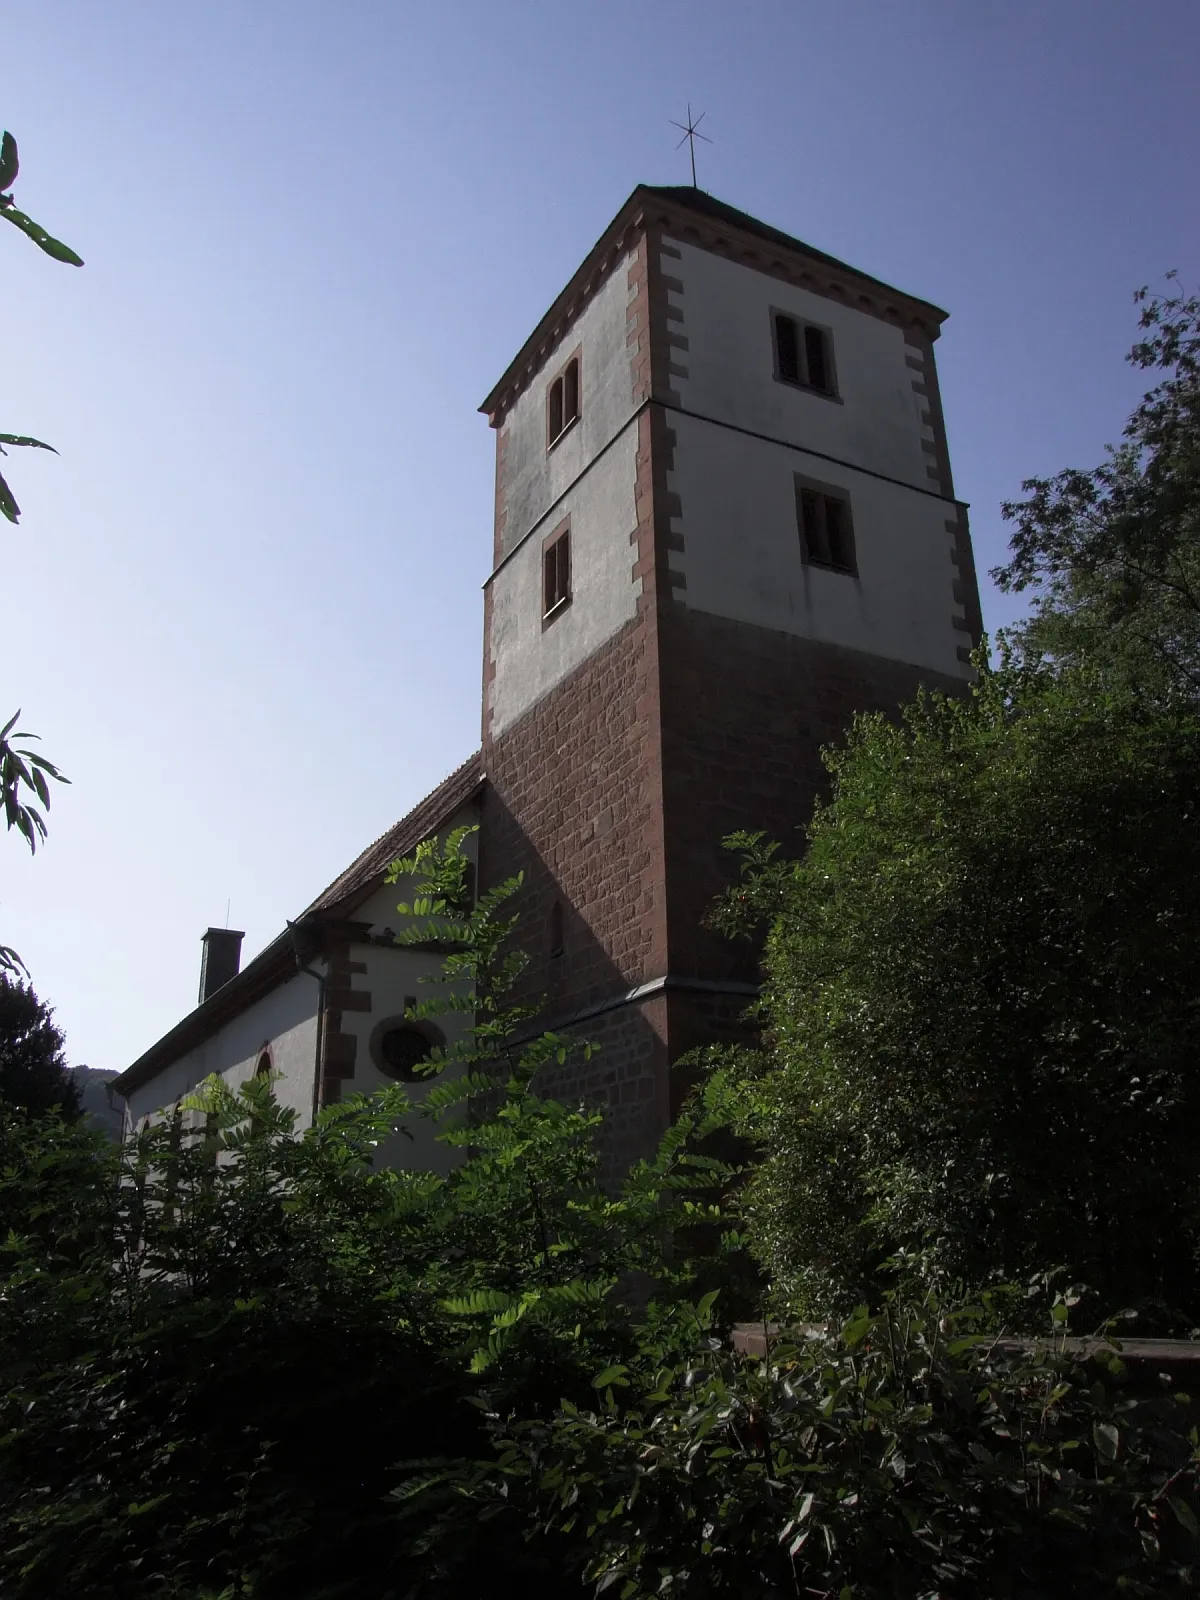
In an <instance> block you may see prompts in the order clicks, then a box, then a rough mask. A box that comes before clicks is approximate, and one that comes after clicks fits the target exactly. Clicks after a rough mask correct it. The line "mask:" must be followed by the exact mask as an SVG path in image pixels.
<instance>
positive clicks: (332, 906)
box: [113, 751, 483, 1095]
mask: <svg viewBox="0 0 1200 1600" xmlns="http://www.w3.org/2000/svg"><path fill="white" fill-rule="evenodd" d="M482 782H483V757H482V753H481V752H480V751H476V753H475V754H474V755H473V756H472V757H471V758H470V760H469V761H464V762H463V764H462V766H461V767H459V768H458V769H457V770H456V771H454V772H452V773H451V774H450V776H449V777H448V778H445V779H444V780H443V781H442V782H441V783H439V784H438V786H437V788H436V789H435V790H434V791H433V793H432V794H427V795H426V796H425V798H424V800H422V801H420V802H419V803H418V804H417V805H415V806H414V807H413V809H412V810H411V811H410V812H409V813H408V815H407V816H405V817H401V819H400V821H399V822H397V823H396V825H395V826H394V827H392V828H389V829H388V831H387V832H386V833H385V834H382V835H381V836H380V837H379V838H378V839H376V841H375V843H374V844H373V845H370V846H368V848H367V849H366V850H364V851H363V853H362V855H360V856H359V857H358V858H357V860H355V861H353V862H351V864H350V865H349V866H348V867H347V868H346V870H345V872H343V873H342V874H341V875H340V876H339V877H337V878H335V879H334V880H333V882H332V883H331V884H330V885H329V887H328V888H327V889H325V890H323V891H322V893H321V894H319V895H318V896H317V898H316V899H315V900H314V901H313V902H312V904H311V905H310V906H308V907H307V909H306V910H304V911H303V912H301V914H300V916H299V917H298V918H297V919H296V921H295V923H289V925H288V926H287V927H286V928H285V929H284V930H283V932H282V933H280V934H279V935H277V937H276V938H274V939H272V941H271V943H270V944H269V945H267V946H266V947H265V948H264V949H262V950H260V951H259V953H258V954H257V955H256V956H255V957H254V959H253V960H252V961H250V962H249V963H248V964H247V965H246V966H244V967H243V968H242V970H241V971H240V972H239V973H238V974H237V976H236V977H234V978H231V979H230V980H229V982H228V983H226V984H223V985H222V986H221V988H219V989H218V990H217V992H216V993H215V994H213V995H210V996H209V998H208V999H207V1000H205V1001H204V1003H203V1004H202V1005H198V1006H197V1007H196V1008H195V1010H194V1011H189V1012H188V1014H187V1016H185V1017H184V1018H182V1020H181V1021H179V1022H177V1023H176V1024H175V1026H174V1027H173V1028H171V1029H169V1030H168V1031H167V1032H166V1033H165V1034H163V1036H162V1038H161V1039H159V1040H157V1041H156V1042H155V1043H154V1044H152V1045H151V1046H150V1048H149V1049H148V1050H146V1051H145V1052H144V1053H143V1054H142V1055H140V1056H139V1057H138V1059H137V1060H136V1061H135V1062H134V1063H133V1065H132V1066H130V1067H127V1068H126V1069H125V1071H124V1072H122V1073H121V1074H120V1075H119V1076H118V1077H117V1078H115V1079H114V1080H113V1088H114V1089H115V1091H116V1093H117V1094H120V1095H128V1094H129V1093H131V1091H132V1090H134V1089H136V1088H138V1087H139V1086H140V1085H141V1084H143V1083H145V1082H146V1081H147V1080H148V1079H150V1078H152V1077H154V1075H155V1074H156V1073H158V1072H161V1071H162V1069H163V1068H164V1067H168V1066H170V1065H171V1063H172V1062H173V1061H178V1059H179V1057H180V1056H182V1055H186V1054H187V1052H188V1051H189V1050H194V1049H195V1048H196V1046H197V1045H198V1044H201V1043H202V1042H203V1041H204V1040H205V1039H209V1038H211V1037H212V1035H213V1034H214V1033H216V1032H217V1031H218V1030H219V1029H221V1028H222V1027H224V1025H225V1023H226V1022H228V1021H229V1020H230V1018H232V1017H236V1016H237V1015H238V1013H239V1012H241V1011H244V1010H245V1009H246V1008H247V1007H248V1006H250V1005H252V1004H253V1003H254V1001H255V1000H258V999H260V998H261V997H262V996H263V995H264V994H269V993H270V991H271V990H272V989H274V988H276V987H277V986H278V985H279V984H280V983H285V982H287V980H288V979H289V978H291V977H293V976H294V975H295V973H296V969H297V967H298V966H299V964H300V959H301V958H300V957H299V955H298V953H297V952H298V948H299V947H298V945H297V942H296V935H297V934H298V933H299V932H300V931H301V929H302V927H303V925H304V923H305V922H306V921H315V922H318V923H320V922H322V921H324V920H326V919H328V918H330V917H336V916H337V915H338V914H339V913H341V914H343V915H344V914H348V913H349V912H351V911H352V910H353V909H354V906H355V904H356V903H357V902H358V901H360V900H361V899H362V898H363V897H364V896H365V895H367V894H369V893H370V891H371V890H372V889H374V888H375V886H376V885H377V884H378V883H381V882H382V881H383V875H384V873H385V872H386V871H387V869H388V867H389V866H390V865H391V863H392V862H393V861H395V860H396V858H397V857H398V856H406V855H409V854H410V853H411V852H412V851H413V850H415V849H416V847H417V845H419V844H420V842H421V840H422V839H427V838H428V837H429V835H430V834H431V833H433V832H435V831H436V830H437V829H438V828H439V827H441V826H442V824H443V823H445V822H448V821H449V820H450V818H451V817H452V816H453V815H454V814H455V812H456V811H458V810H460V809H461V807H462V806H464V805H465V804H466V802H467V801H468V800H469V799H470V798H471V796H472V795H473V794H475V793H476V792H477V791H478V789H479V786H480V784H481V783H482Z"/></svg>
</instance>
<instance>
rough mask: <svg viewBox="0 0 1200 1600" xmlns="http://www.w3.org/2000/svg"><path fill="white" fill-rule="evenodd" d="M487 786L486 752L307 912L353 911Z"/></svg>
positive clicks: (355, 863) (416, 808) (427, 798)
mask: <svg viewBox="0 0 1200 1600" xmlns="http://www.w3.org/2000/svg"><path fill="white" fill-rule="evenodd" d="M482 782H483V752H482V751H481V750H476V752H475V754H474V755H473V756H471V757H470V758H469V759H468V760H466V761H464V762H463V764H462V766H461V767H456V768H455V769H454V771H453V772H452V773H451V774H450V776H449V777H448V778H443V780H442V782H441V783H439V784H438V786H437V788H436V789H434V790H433V792H432V793H431V794H427V795H426V796H425V798H424V800H421V801H419V802H418V803H417V804H416V805H415V806H414V807H413V808H412V810H411V811H410V812H409V813H408V815H407V816H406V817H401V818H400V821H399V822H397V823H396V824H395V825H394V826H393V827H391V828H389V829H388V831H387V832H386V833H383V834H380V836H379V838H378V839H376V841H375V843H374V844H370V845H368V846H367V848H366V849H365V850H364V851H363V853H362V855H360V856H359V857H357V859H356V860H354V861H352V862H351V863H350V865H349V866H348V867H347V868H346V870H345V872H343V873H341V874H339V876H338V877H336V878H335V879H334V880H333V882H332V883H331V884H330V885H329V887H328V888H327V889H323V890H322V891H321V893H320V894H319V895H318V896H317V898H316V899H315V900H314V901H313V902H312V904H311V905H310V906H307V907H306V908H305V910H304V912H303V915H304V916H306V917H307V916H310V915H312V913H314V912H317V911H331V910H333V909H334V907H336V908H337V909H338V910H339V911H347V910H350V909H352V907H353V905H354V904H355V903H357V902H358V901H360V900H361V899H362V898H363V897H364V896H365V895H366V894H369V893H370V892H371V890H373V889H376V888H378V886H379V885H380V884H381V883H382V882H383V878H384V874H385V873H386V871H387V869H388V868H389V867H390V866H391V864H392V862H393V861H396V860H398V859H399V857H400V856H407V855H410V854H411V853H412V851H414V850H415V849H416V848H417V846H418V845H419V844H420V843H421V840H422V839H427V838H428V837H429V835H430V834H431V833H432V832H433V831H434V829H435V828H438V827H440V825H441V824H442V823H443V822H445V821H446V820H447V819H448V818H449V817H451V816H453V815H454V813H455V812H456V811H458V810H459V809H460V807H462V806H464V805H465V804H466V803H467V801H468V800H469V799H470V798H471V796H472V795H473V794H474V793H475V792H476V790H477V789H478V788H479V786H480V784H481V783H482Z"/></svg>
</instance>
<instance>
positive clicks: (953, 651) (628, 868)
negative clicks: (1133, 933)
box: [480, 186, 980, 1164]
mask: <svg viewBox="0 0 1200 1600" xmlns="http://www.w3.org/2000/svg"><path fill="white" fill-rule="evenodd" d="M944 318H945V313H944V312H942V311H939V310H938V309H937V308H936V307H935V306H932V305H929V304H928V303H926V302H924V301H922V300H918V299H915V298H913V297H912V296H910V295H907V294H904V293H901V292H900V291H898V290H895V289H892V288H889V287H888V286H887V285H886V284H883V283H880V282H879V281H878V280H876V279H874V278H871V277H869V276H867V275H866V274H864V273H862V272H859V271H857V270H856V269H854V268H851V267H848V266H847V265H845V264H844V263H843V262H839V261H836V260H834V259H833V258H832V257H830V256H827V255H824V254H822V253H821V252H820V251H817V250H814V249H812V248H811V247H810V246H808V245H806V244H803V243H801V242H800V241H799V240H797V239H793V238H791V237H789V236H788V235H786V234H784V233H780V232H779V231H778V230H776V229H774V228H771V227H768V226H766V225H765V224H763V223H761V222H758V221H756V220H755V219H754V218H752V217H750V216H747V215H745V214H744V213H742V212H739V211H736V210H734V209H733V208H732V207H730V206H726V205H724V204H723V203H721V202H720V201H717V200H714V199H712V198H711V197H710V196H708V195H706V194H704V193H703V192H702V191H700V190H697V189H676V188H649V187H645V186H641V187H639V188H637V189H635V190H634V192H633V194H632V195H631V196H630V198H629V199H628V201H626V203H625V205H624V206H622V208H621V210H620V211H619V212H618V213H617V216H616V217H615V218H614V219H613V221H612V223H611V224H610V225H609V227H608V228H607V229H606V230H605V231H604V233H603V235H602V236H601V238H600V239H599V241H598V242H597V244H596V245H595V246H594V247H593V249H592V250H591V251H590V252H589V254H588V255H587V257H586V258H585V260H584V262H583V264H582V265H581V266H580V268H579V269H578V271H577V272H576V273H575V275H574V276H573V278H572V279H571V281H570V283H569V284H568V285H567V286H566V288H565V289H564V290H563V291H562V293H561V294H560V295H559V296H558V298H557V300H556V301H555V302H554V304H553V305H552V306H551V308H550V310H549V311H548V312H547V313H546V315H545V316H544V317H543V318H542V320H541V322H540V323H539V324H538V326H537V328H536V329H535V330H534V332H533V333H532V334H531V336H530V337H529V339H528V340H527V341H526V343H525V344H524V346H523V347H522V349H521V350H520V352H519V353H518V354H517V356H516V358H515V360H514V361H513V362H512V364H511V365H510V366H509V368H508V370H507V371H506V372H505V374H504V376H503V377H502V378H501V379H500V381H499V383H498V384H497V385H496V387H495V388H494V389H493V390H492V392H491V394H490V395H489V396H488V398H487V400H486V401H485V402H484V404H483V407H482V408H481V409H482V410H483V411H484V412H486V414H487V416H488V419H489V421H490V423H491V425H492V427H493V428H494V429H495V430H496V520H495V539H494V551H493V556H494V559H493V570H492V573H491V576H490V578H489V579H488V582H487V584H486V586H485V601H484V673H483V676H484V683H483V763H484V771H485V773H486V777H487V787H486V791H485V798H484V802H483V811H482V827H481V838H480V852H481V856H480V868H481V875H482V881H483V882H484V883H485V884H487V883H490V882H494V881H496V880H497V879H499V878H501V877H503V876H505V875H507V874H508V873H511V872H515V871H517V870H523V871H524V873H525V885H524V889H523V892H522V903H521V906H520V910H521V913H522V925H521V926H522V938H523V940H524V942H525V944H526V947H527V948H528V950H529V953H530V955H531V957H532V960H531V964H530V970H529V974H528V979H529V985H530V988H531V990H532V991H533V992H535V993H544V994H546V996H547V997H548V1002H549V1005H548V1015H547V1020H548V1022H549V1023H550V1025H551V1026H554V1027H556V1028H560V1029H567V1028H569V1029H572V1030H577V1031H579V1032H580V1033H581V1034H583V1035H584V1036H586V1037H588V1038H590V1039H593V1040H595V1041H596V1042H597V1043H599V1044H600V1045H601V1050H600V1052H599V1053H598V1054H597V1055H596V1056H594V1057H593V1059H592V1060H591V1061H590V1062H589V1063H588V1064H587V1066H586V1067H584V1068H582V1069H578V1068H576V1069H574V1070H575V1076H574V1077H572V1078H571V1080H570V1081H569V1082H568V1081H564V1082H561V1083H558V1084H555V1085H553V1088H554V1090H555V1092H558V1093H563V1094H567V1095H570V1094H588V1095H592V1094H595V1095H600V1096H603V1097H604V1098H605V1099H606V1100H607V1102H608V1106H609V1116H608V1126H609V1128H610V1133H611V1137H612V1141H613V1145H612V1148H613V1158H614V1161H615V1162H617V1163H622V1164H623V1163H625V1162H627V1161H629V1160H631V1159H634V1158H636V1157H637V1156H638V1155H641V1154H643V1153H645V1152H647V1151H648V1150H649V1149H651V1148H652V1147H653V1145H654V1143H655V1142H656V1140H657V1138H658V1135H659V1134H660V1133H661V1131H662V1129H663V1127H664V1126H665V1125H666V1122H667V1120H668V1119H669V1116H670V1114H671V1098H672V1089H671V1077H670V1071H669V1068H670V1063H671V1062H672V1061H674V1060H675V1059H677V1057H678V1056H679V1055H681V1054H682V1053H683V1052H684V1051H686V1050H688V1049H690V1048H692V1047H693V1046H694V1045H696V1044H697V1043H701V1042H705V1041H706V1040H710V1039H713V1038H717V1037H720V1036H721V1034H722V1033H723V1032H724V1031H726V1030H728V1029H730V1028H732V1027H735V1026H736V1019H737V1017H738V1015H739V1013H740V1012H741V1011H742V1010H743V1009H744V1008H745V1005H746V1004H747V1000H748V998H749V996H750V995H751V994H752V993H753V992H754V987H755V972H754V968H753V962H752V960H751V959H750V958H749V955H748V952H747V951H746V950H745V949H741V948H738V947H734V946H730V945H728V944H727V943H725V942H724V941H723V940H721V939H720V938H719V937H718V936H717V935H715V934H713V933H712V932H710V931H708V930H707V929H705V927H704V926H703V919H704V916H705V913H706V912H707V910H708V908H709V907H710V905H711V903H712V900H713V898H714V897H715V895H716V894H717V893H718V892H719V890H720V889H721V887H722V886H723V884H724V883H726V882H727V881H728V878H729V868H730V863H729V858H728V856H727V854H726V853H725V852H724V851H723V849H722V847H721V840H722V838H723V837H724V836H725V835H727V834H728V833H730V832H732V831H734V830H735V829H739V828H754V829H762V830H765V831H766V832H767V833H769V834H770V835H772V836H773V837H775V838H778V839H780V840H781V841H782V842H783V843H784V845H785V846H792V845H794V844H796V843H797V842H798V840H797V834H796V830H797V828H798V827H800V826H802V825H803V823H804V822H805V821H806V820H807V818H808V816H809V814H810V813H811V810H812V805H813V801H814V798H815V797H816V796H817V794H818V793H819V792H820V791H821V789H822V787H823V778H824V771H823V768H822V766H821V763H820V759H819V752H820V749H821V746H822V745H824V744H826V743H829V742H830V741H832V740H834V739H836V738H838V737H839V735H840V734H841V733H842V731H843V730H844V729H845V727H846V725H847V724H848V722H849V720H850V718H851V717H852V716H853V714H854V712H856V711H858V710H867V709H880V710H884V711H894V710H895V708H896V707H897V706H898V705H900V704H901V703H903V702H904V701H906V700H909V699H911V698H912V697H913V696H914V695H915V693H916V690H917V688H918V686H919V685H920V684H927V685H930V686H932V687H940V688H949V689H955V688H958V689H961V688H962V687H963V685H964V684H965V683H966V682H967V681H968V679H969V676H970V666H969V662H968V657H969V654H970V650H971V648H972V646H973V644H974V643H975V641H976V640H977V639H978V636H979V631H980V613H979V601H978V593H977V588H976V581H975V570H974V564H973V560H972V554H971V544H970V535H969V532H968V529H967V520H966V508H965V506H963V505H962V504H961V503H960V502H958V501H957V500H956V499H955V498H954V490H953V484H952V481H951V477H950V463H949V456H948V452H947V447H946V435H945V427H944V423H943V418H942V411H941V403H940V399H939V395H938V385H937V372H936V367H935V363H934V354H933V344H934V340H935V339H936V338H937V336H938V332H939V330H940V326H941V323H942V322H943V320H944ZM567 1070H571V1069H567ZM548 1087H549V1086H548Z"/></svg>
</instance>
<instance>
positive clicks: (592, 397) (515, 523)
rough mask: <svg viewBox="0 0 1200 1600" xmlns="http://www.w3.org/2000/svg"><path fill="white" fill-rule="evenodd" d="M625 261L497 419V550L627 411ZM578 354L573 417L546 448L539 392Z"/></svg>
mask: <svg viewBox="0 0 1200 1600" xmlns="http://www.w3.org/2000/svg"><path fill="white" fill-rule="evenodd" d="M630 262H631V258H630V257H626V258H625V259H623V260H621V261H619V262H618V263H617V264H616V266H614V267H613V269H612V271H611V272H610V273H609V275H608V277H607V278H606V279H605V281H604V282H603V283H602V284H601V286H600V288H599V289H598V290H597V291H596V293H595V295H594V296H593V297H592V299H591V300H590V301H589V302H588V304H587V305H586V306H585V307H584V308H583V311H582V312H581V313H580V315H579V318H578V320H577V321H575V322H573V323H572V324H571V326H570V327H569V328H568V329H567V331H566V333H565V334H564V335H563V337H562V339H561V340H560V341H559V343H558V344H557V345H556V346H555V347H554V349H552V350H551V351H550V352H549V353H548V354H547V356H546V357H545V359H544V362H543V364H542V366H541V368H540V370H539V371H538V372H537V373H536V375H535V376H534V378H533V380H532V382H531V383H530V384H529V386H528V388H526V389H525V390H524V391H523V392H522V393H521V394H520V395H519V396H518V397H517V400H516V403H515V404H514V406H513V408H512V410H511V411H510V412H509V413H508V415H507V416H506V417H505V419H504V423H503V432H504V510H505V524H504V549H503V551H502V554H505V553H507V552H508V551H509V550H511V549H512V548H513V546H514V545H515V544H516V543H517V542H518V541H519V540H520V539H521V538H523V537H524V536H525V534H527V533H528V532H529V531H530V529H532V528H533V527H534V525H535V524H536V523H537V522H538V521H539V520H540V519H541V518H542V517H543V516H545V515H546V513H547V511H548V510H549V508H550V507H551V506H552V505H553V504H554V502H555V500H557V498H558V497H559V495H561V494H562V493H563V492H564V491H565V490H566V489H567V488H568V487H569V486H570V485H571V484H572V483H574V481H575V479H576V478H577V477H578V476H579V474H580V473H581V472H582V471H583V469H584V468H585V467H586V466H587V464H588V463H589V462H591V461H594V460H595V458H596V456H598V455H599V454H600V452H601V450H603V449H604V447H605V445H607V444H608V443H609V442H610V441H611V440H612V439H613V438H615V437H616V435H617V434H618V433H619V432H620V431H621V429H622V428H623V427H624V425H625V424H626V422H628V420H629V418H630V417H631V416H632V414H633V410H634V406H633V386H632V380H631V378H630V365H629V349H628V346H627V344H626V338H627V332H628V330H627V327H626V318H627V315H628V311H629V302H630V300H631V299H632V298H633V293H634V291H631V290H630V288H629V282H628V278H629V267H630ZM576 349H581V352H582V353H581V358H580V359H581V369H582V370H581V389H580V417H579V421H578V423H577V424H576V425H575V426H574V427H572V428H570V429H569V430H568V431H567V432H566V433H565V434H563V436H562V437H561V439H559V441H558V443H557V444H556V445H555V446H554V448H553V449H552V450H547V439H546V391H547V389H548V388H549V386H550V384H551V383H552V382H553V380H554V378H555V377H556V376H557V375H558V373H559V371H560V370H561V368H562V367H563V365H564V364H565V363H566V361H567V360H568V358H569V357H570V356H571V355H572V354H573V352H574V351H575V350H576Z"/></svg>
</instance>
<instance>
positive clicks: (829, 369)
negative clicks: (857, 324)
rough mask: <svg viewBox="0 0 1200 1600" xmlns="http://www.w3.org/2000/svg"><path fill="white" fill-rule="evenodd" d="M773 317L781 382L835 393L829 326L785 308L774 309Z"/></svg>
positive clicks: (821, 392)
mask: <svg viewBox="0 0 1200 1600" xmlns="http://www.w3.org/2000/svg"><path fill="white" fill-rule="evenodd" d="M771 321H772V326H773V328H774V331H775V376H776V377H777V378H778V379H779V381H780V383H794V384H795V385H796V386H797V388H800V389H815V390H816V391H817V393H818V394H827V395H836V394H837V383H836V381H835V379H834V372H833V337H832V335H831V334H830V332H829V329H828V328H819V327H818V326H817V325H816V323H813V322H801V321H800V320H799V319H798V318H796V317H789V316H788V315H787V314H786V313H785V312H782V311H773V312H772V313H771Z"/></svg>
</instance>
